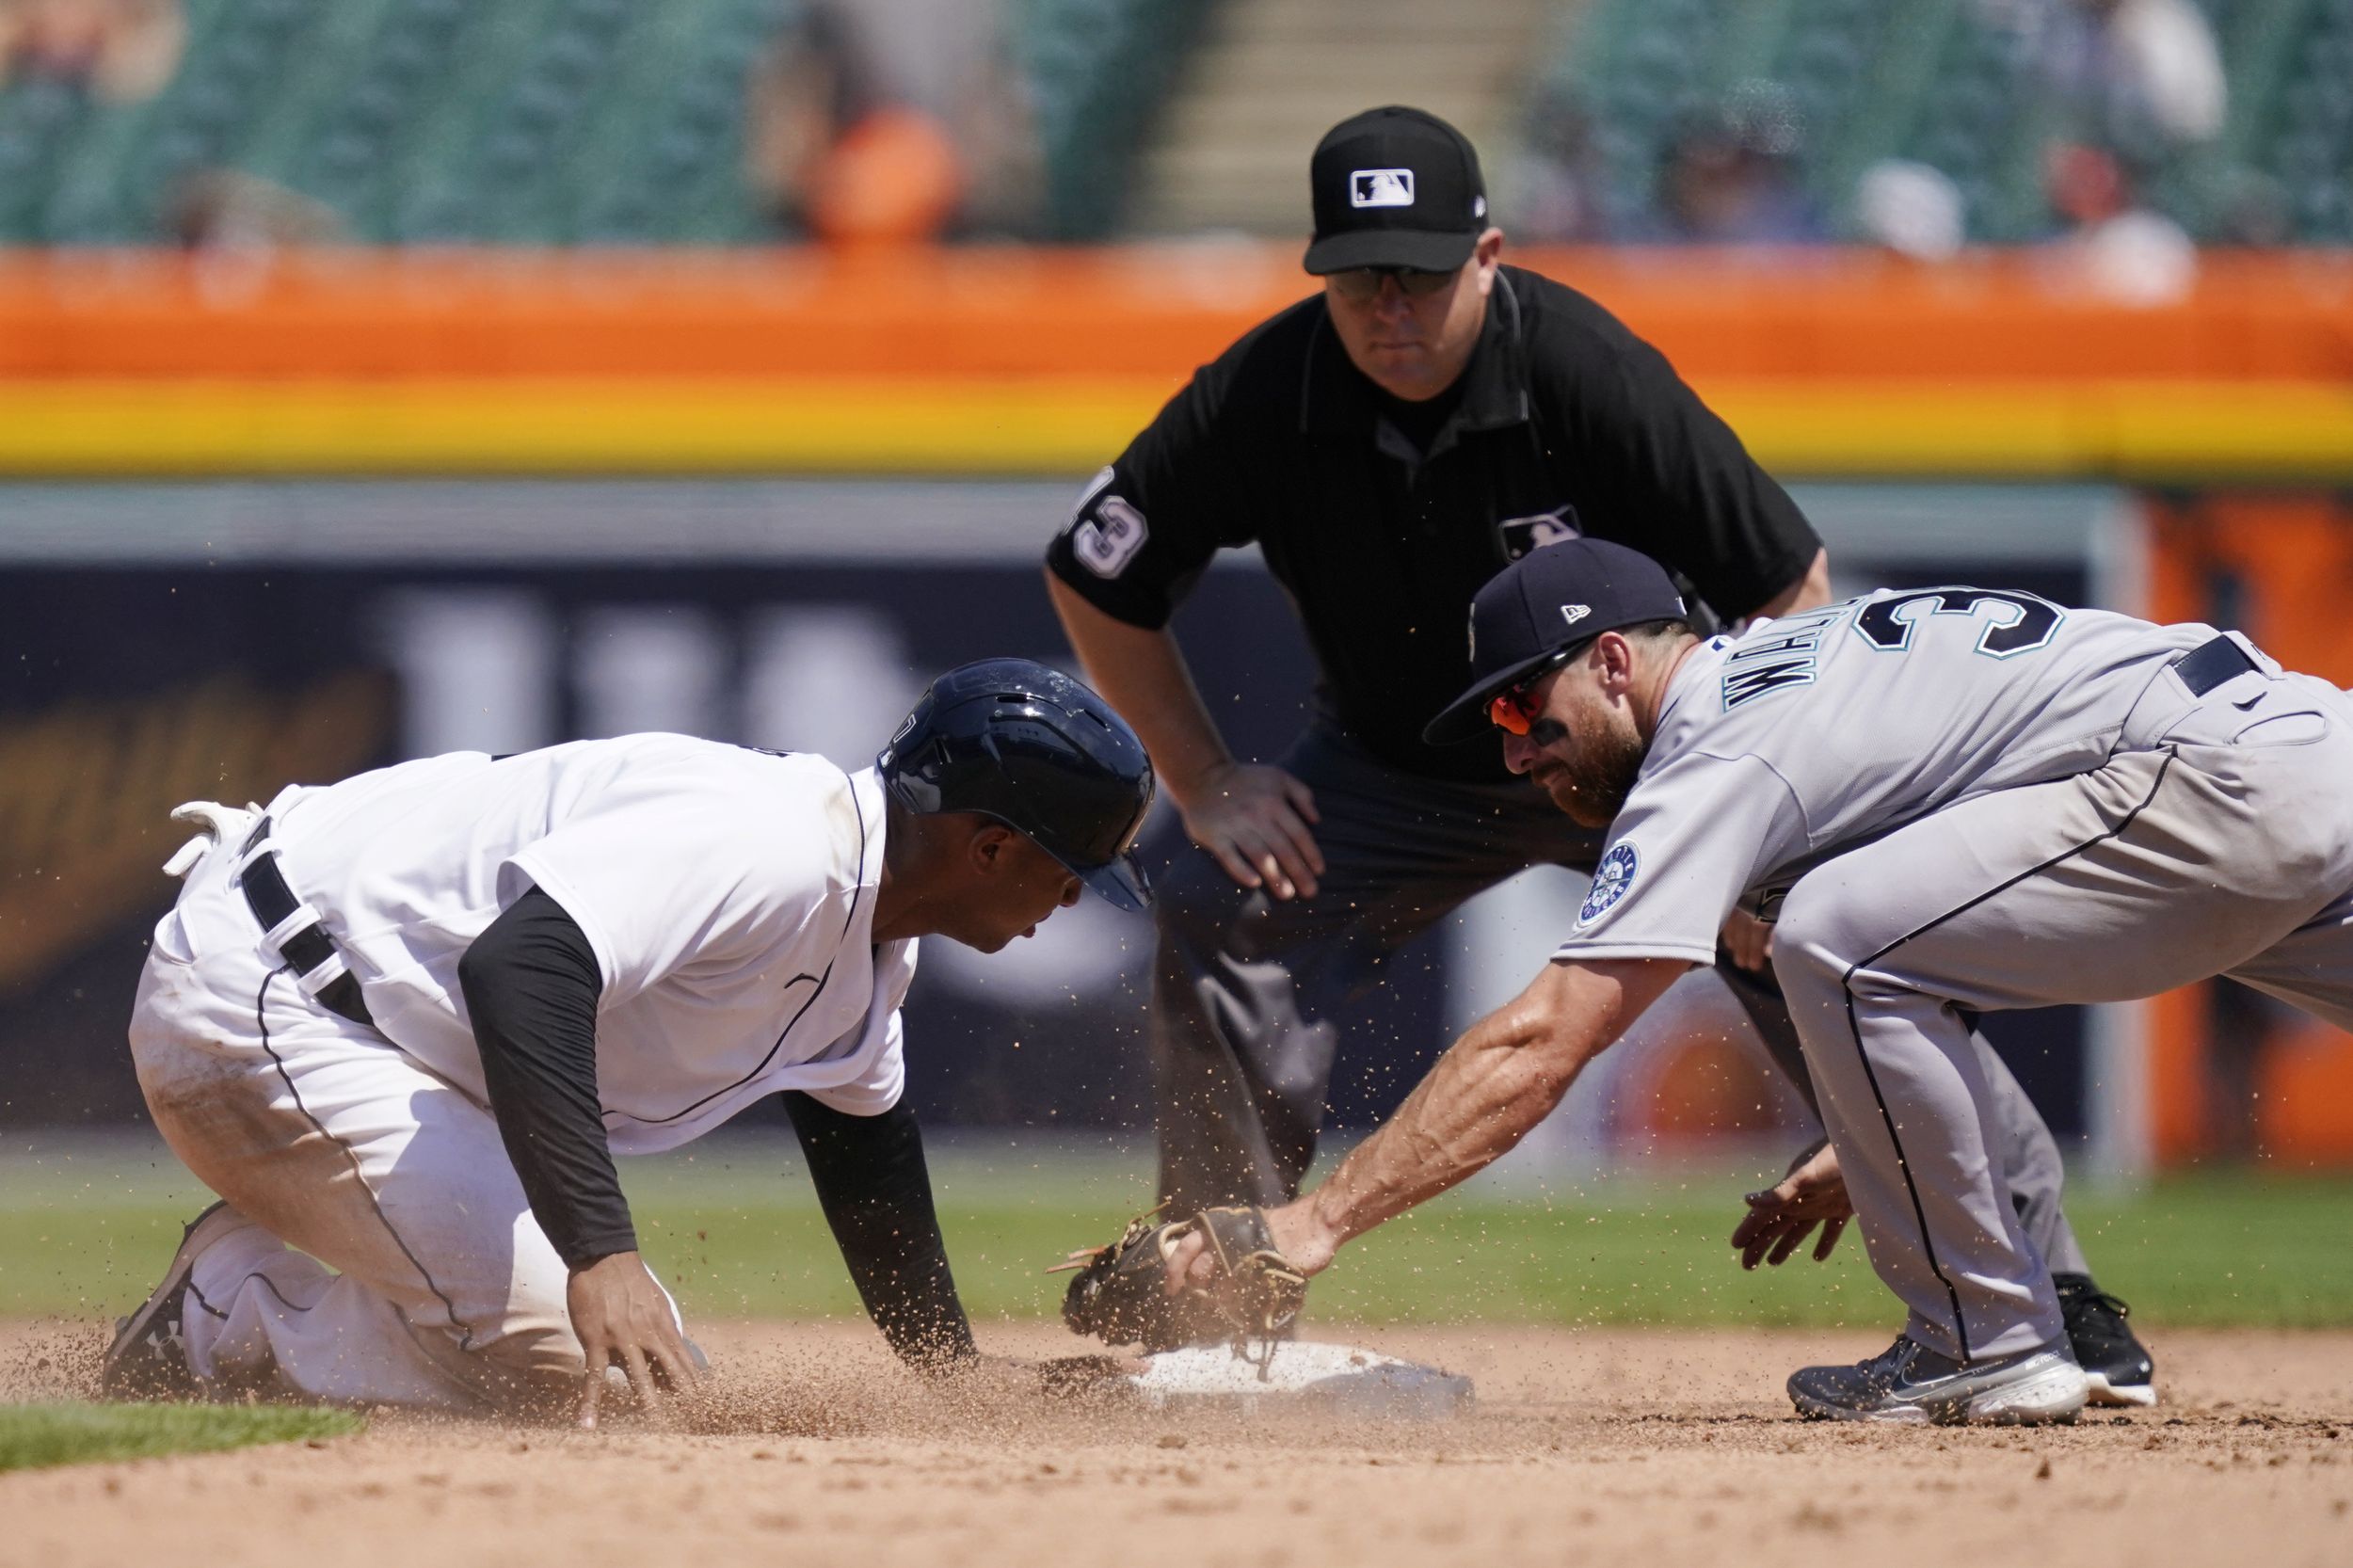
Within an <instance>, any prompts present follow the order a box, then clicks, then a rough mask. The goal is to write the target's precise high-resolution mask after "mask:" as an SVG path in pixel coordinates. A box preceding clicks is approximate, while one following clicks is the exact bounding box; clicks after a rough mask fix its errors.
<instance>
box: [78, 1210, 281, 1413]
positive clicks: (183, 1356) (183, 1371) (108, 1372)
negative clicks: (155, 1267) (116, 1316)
mask: <svg viewBox="0 0 2353 1568" xmlns="http://www.w3.org/2000/svg"><path fill="white" fill-rule="evenodd" d="M245 1223H246V1220H245V1217H244V1216H243V1215H241V1214H239V1213H238V1212H237V1211H236V1210H235V1209H233V1208H230V1207H229V1206H228V1205H227V1204H226V1203H216V1204H214V1205H213V1206H212V1207H211V1208H207V1209H206V1210H204V1212H203V1213H201V1214H199V1215H198V1216H197V1217H196V1218H195V1219H194V1220H192V1221H190V1222H189V1224H188V1228H187V1229H186V1230H184V1231H183V1232H182V1233H181V1236H180V1247H179V1250H178V1251H176V1252H174V1253H173V1254H172V1255H171V1263H170V1265H169V1267H168V1268H166V1269H165V1270H164V1277H163V1283H161V1284H160V1285H158V1286H156V1287H155V1288H154V1290H153V1292H152V1294H150V1295H149V1296H148V1298H147V1300H146V1301H145V1302H143V1303H141V1304H140V1305H139V1309H138V1310H137V1311H136V1312H134V1313H132V1314H131V1315H130V1316H129V1317H128V1318H125V1319H122V1320H120V1322H118V1323H116V1324H115V1337H114V1342H113V1343H112V1344H110V1345H108V1346H107V1347H106V1354H105V1358H104V1360H102V1361H101V1362H100V1363H99V1368H98V1386H99V1390H100V1391H101V1392H102V1393H104V1395H105V1396H106V1398H108V1399H110V1400H193V1399H198V1398H200V1397H202V1394H203V1388H202V1386H201V1385H200V1384H199V1383H198V1382H197V1378H196V1373H195V1372H194V1371H193V1370H191V1369H190V1368H189V1367H188V1342H187V1336H186V1334H185V1332H184V1324H185V1321H186V1318H187V1307H188V1297H189V1294H190V1291H189V1287H188V1278H189V1275H190V1274H191V1273H192V1272H194V1271H195V1268H196V1258H197V1255H198V1254H199V1253H201V1252H202V1251H203V1250H204V1249H205V1248H207V1247H209V1246H211V1245H212V1244H213V1242H214V1240H216V1238H218V1237H219V1236H221V1235H222V1234H224V1233H225V1232H228V1231H232V1230H234V1229H236V1228H237V1227H238V1226H239V1225H242V1224H245Z"/></svg>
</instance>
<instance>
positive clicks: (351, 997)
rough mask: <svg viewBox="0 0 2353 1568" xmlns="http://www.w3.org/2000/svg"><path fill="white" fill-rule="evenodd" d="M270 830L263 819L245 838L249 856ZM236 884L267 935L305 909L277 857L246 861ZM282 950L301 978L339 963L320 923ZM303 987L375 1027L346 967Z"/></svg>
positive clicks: (284, 941) (283, 942)
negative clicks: (320, 982) (315, 984)
mask: <svg viewBox="0 0 2353 1568" xmlns="http://www.w3.org/2000/svg"><path fill="white" fill-rule="evenodd" d="M269 828H270V822H269V819H268V818H267V817H264V818H263V819H262V821H261V825H259V826H258V827H256V828H254V830H253V836H252V837H251V838H249V839H248V840H246V843H245V847H246V850H247V852H248V853H250V852H251V851H252V850H253V849H254V847H255V846H257V845H259V844H262V843H264V842H266V841H267V840H268V839H269ZM238 885H239V887H241V888H243V889H244V891H245V903H246V907H247V908H248V909H250V910H252V911H253V918H254V919H255V920H259V921H261V922H262V929H263V930H264V931H275V930H277V929H278V927H279V926H280V924H281V923H283V922H284V921H285V920H286V918H287V917H288V916H290V915H292V914H293V913H294V912H295V911H296V909H299V908H300V907H301V906H302V901H301V900H300V899H298V898H296V897H295V894H294V889H293V888H289V887H288V886H286V873H285V872H281V871H280V870H279V869H278V856H276V855H255V856H253V857H252V858H251V859H250V860H248V861H247V862H246V867H245V872H244V873H243V875H241V876H240V877H239V878H238ZM278 952H279V954H280V956H281V957H283V958H284V959H285V960H286V964H287V966H288V967H289V968H292V969H293V970H294V972H295V973H296V975H297V976H302V977H306V978H307V977H308V976H310V975H311V974H312V973H314V972H316V971H317V970H318V969H319V968H321V967H322V966H324V965H327V964H329V963H332V962H333V961H334V959H335V944H334V942H333V941H332V940H331V939H329V938H328V935H327V930H326V928H325V927H324V926H322V925H320V924H319V923H318V922H317V921H316V920H313V921H312V923H310V924H309V925H306V926H303V927H301V928H300V929H298V930H296V931H294V932H291V933H289V934H288V935H286V936H282V937H280V939H279V943H278ZM303 989H304V990H306V991H309V992H310V993H311V995H312V996H314V997H316V998H317V999H318V1000H320V1001H322V1002H324V1003H325V1004H326V1005H327V1006H328V1007H330V1008H332V1009H334V1010H335V1011H336V1012H338V1013H340V1014H342V1015H343V1016H344V1017H346V1018H349V1019H350V1020H351V1021H352V1022H353V1023H356V1024H367V1025H369V1026H371V1027H373V1026H374V1025H375V1023H376V1019H375V1018H374V1017H372V1016H370V1015H369V1013H368V1004H367V1001H366V999H364V998H362V997H361V996H360V982H359V981H357V980H355V979H354V978H352V975H351V972H350V971H349V970H348V969H346V970H345V971H344V973H342V974H339V975H337V976H336V977H335V978H334V979H332V980H330V981H328V983H327V984H324V985H321V986H319V987H317V988H316V989H312V987H310V986H307V985H306V986H304V987H303Z"/></svg>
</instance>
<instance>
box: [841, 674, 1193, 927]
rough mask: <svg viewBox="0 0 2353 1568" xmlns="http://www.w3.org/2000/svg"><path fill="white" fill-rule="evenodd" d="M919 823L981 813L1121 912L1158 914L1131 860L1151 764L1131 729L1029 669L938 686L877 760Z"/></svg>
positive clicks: (1101, 704)
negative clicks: (937, 816)
mask: <svg viewBox="0 0 2353 1568" xmlns="http://www.w3.org/2000/svg"><path fill="white" fill-rule="evenodd" d="M874 766H875V768H876V769H877V770H879V771H880V773H881V775H882V780H883V785H884V787H885V788H886V789H888V791H889V792H890V796H891V798H892V799H893V800H896V801H897V802H898V803H899V804H900V805H902V806H904V807H905V808H907V809H908V810H910V811H913V812H916V813H918V814H919V815H929V814H930V813H932V812H935V811H973V812H978V813H979V814H980V815H982V816H984V817H987V818H990V819H991V820H993V821H996V822H1000V823H1002V824H1004V825H1005V826H1007V827H1010V828H1012V829H1014V830H1015V831H1016V832H1018V833H1023V834H1026V835H1028V836H1029V838H1030V839H1031V840H1032V841H1033V842H1035V843H1036V845H1037V846H1038V848H1040V849H1042V850H1044V851H1045V852H1046V853H1047V854H1048V855H1050V856H1053V857H1054V858H1055V859H1056V860H1059V861H1061V862H1062V864H1063V865H1064V867H1066V868H1067V869H1068V870H1069V871H1071V872H1073V873H1075V874H1076V875H1077V876H1078V878H1079V880H1080V881H1081V882H1084V883H1085V884H1086V885H1087V886H1088V887H1090V888H1094V889H1095V890H1096V892H1098V893H1100V894H1102V895H1103V896H1104V897H1105V898H1107V899H1109V900H1111V902H1112V903H1113V904H1117V905H1118V906H1119V907H1120V908H1122V909H1128V910H1141V909H1147V908H1149V907H1151V904H1152V889H1151V885H1150V884H1149V883H1148V882H1147V881H1146V880H1145V877H1144V868H1143V867H1141V866H1139V865H1137V864H1136V862H1135V857H1134V856H1133V855H1132V854H1131V853H1130V850H1131V846H1132V845H1133V844H1134V843H1135V838H1136V834H1137V832H1138V830H1140V829H1141V828H1142V827H1143V826H1144V818H1145V816H1147V815H1148V814H1149V813H1150V812H1151V809H1152V762H1151V760H1150V759H1149V758H1147V757H1146V756H1145V755H1144V743H1143V742H1142V741H1140V740H1138V739H1137V738H1136V732H1135V731H1134V730H1132V729H1130V728H1128V721H1127V720H1125V719H1123V718H1121V717H1120V716H1119V715H1118V714H1117V713H1115V712H1112V707H1111V704H1109V703H1107V702H1105V701H1104V700H1103V699H1102V698H1101V697H1099V696H1096V695H1095V693H1093V692H1092V691H1089V690H1088V689H1087V688H1086V687H1085V686H1083V685H1081V684H1080V683H1079V682H1078V681H1076V680H1071V679H1070V677H1068V676H1066V675H1064V674H1063V673H1062V671H1060V670H1057V669H1049V668H1048V667H1047V666H1046V665H1044V664H1034V663H1032V661H1030V660H1027V659H984V660H981V661H980V662H979V663H977V664H962V665H959V666H957V667H956V668H954V669H952V670H950V671H949V672H948V673H947V674H945V675H943V676H941V677H940V678H939V679H938V680H935V681H933V682H932V684H931V689H930V690H928V691H926V692H925V693H924V694H923V695H922V696H921V697H920V698H919V699H918V700H917V702H916V704H915V710H914V712H910V713H909V714H907V716H906V718H905V720H904V722H902V723H901V724H900V726H899V728H898V730H897V732H896V733H894V734H893V735H892V736H891V737H890V744H888V745H886V746H885V747H883V749H882V755H881V756H879V757H877V758H875V759H874Z"/></svg>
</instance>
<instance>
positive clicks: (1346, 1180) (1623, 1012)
mask: <svg viewBox="0 0 2353 1568" xmlns="http://www.w3.org/2000/svg"><path fill="white" fill-rule="evenodd" d="M1689 967H1690V966H1689V965H1688V964H1686V963H1683V962H1681V961H1679V960H1673V959H1622V960H1616V961H1611V962H1601V963H1562V962H1554V963H1551V964H1547V965H1546V966H1545V970H1544V972H1543V973H1542V974H1540V975H1538V976H1537V977H1536V979H1535V980H1534V981H1533V982H1532V983H1531V984H1529V987H1528V989H1526V990H1525V991H1522V992H1521V993H1520V994H1519V996H1518V997H1516V998H1515V999H1513V1000H1512V1001H1511V1002H1510V1003H1508V1004H1507V1005H1505V1006H1503V1007H1501V1008H1499V1009H1497V1011H1496V1012H1494V1013H1491V1014H1489V1015H1488V1016H1486V1017H1484V1018H1482V1019H1481V1020H1480V1021H1479V1022H1478V1023H1476V1024H1474V1025H1472V1026H1471V1028H1470V1029H1469V1031H1468V1032H1465V1034H1464V1035H1463V1037H1462V1038H1461V1039H1460V1040H1457V1041H1456V1042H1455V1043H1454V1045H1453V1046H1452V1047H1451V1048H1449V1050H1448V1051H1447V1053H1446V1054H1445V1055H1444V1056H1442V1057H1440V1058H1439V1059H1438V1063H1437V1065H1436V1066H1434V1067H1433V1068H1432V1069H1431V1071H1430V1075H1429V1076H1428V1077H1427V1078H1425V1079H1423V1080H1422V1081H1421V1084H1420V1086H1419V1087H1417V1088H1416V1089H1415V1091H1414V1092H1413V1094H1412V1095H1410V1096H1407V1097H1406V1100H1405V1103H1404V1104H1403V1105H1401V1106H1400V1107H1399V1108H1398V1111H1397V1114H1395V1115H1394V1116H1391V1117H1390V1118H1389V1120H1388V1121H1387V1122H1386V1123H1385V1124H1384V1125H1383V1126H1382V1128H1381V1129H1380V1130H1379V1131H1377V1132H1375V1133H1374V1134H1373V1135H1372V1136H1371V1137H1370V1138H1368V1139H1366V1140H1365V1141H1364V1143H1362V1144H1358V1145H1357V1147H1356V1149H1355V1151H1354V1152H1353V1153H1352V1154H1351V1155H1350V1156H1349V1157H1348V1158H1347V1159H1346V1160H1342V1161H1341V1162H1340V1166H1339V1168H1338V1169H1337V1170H1336V1171H1334V1172H1333V1173H1332V1176H1331V1178H1330V1179H1329V1180H1327V1181H1325V1182H1324V1183H1323V1185H1322V1186H1321V1187H1319V1188H1317V1189H1316V1190H1315V1191H1314V1192H1310V1193H1308V1194H1307V1195H1306V1196H1305V1197H1303V1198H1301V1199H1299V1200H1298V1201H1297V1202H1295V1203H1292V1204H1289V1205H1287V1206H1286V1207H1284V1208H1281V1209H1278V1210H1276V1211H1275V1212H1274V1213H1273V1214H1272V1215H1270V1216H1269V1224H1271V1225H1272V1226H1273V1232H1274V1236H1275V1240H1276V1243H1277V1245H1278V1246H1279V1247H1280V1249H1281V1250H1282V1251H1283V1253H1284V1255H1285V1256H1288V1257H1289V1258H1290V1259H1291V1261H1292V1262H1294V1263H1296V1264H1298V1265H1299V1266H1300V1267H1301V1268H1303V1269H1305V1270H1307V1271H1308V1272H1315V1271H1317V1270H1320V1269H1321V1268H1322V1267H1323V1266H1324V1265H1325V1264H1327V1263H1329V1262H1330V1261H1331V1258H1332V1255H1333V1253H1334V1252H1336V1251H1337V1249H1338V1248H1339V1247H1340V1246H1341V1245H1342V1244H1343V1243H1344V1242H1347V1241H1349V1240H1353V1239H1354V1238H1355V1237H1358V1236H1361V1235H1363V1234H1364V1233H1365V1232H1366V1231H1368V1230H1370V1229H1371V1228H1372V1227H1373V1226H1375V1225H1377V1224H1381V1223H1382V1222H1383V1221H1385V1220H1389V1219H1393V1218H1395V1217H1396V1216H1397V1215H1399V1214H1402V1213H1403V1212H1405V1210H1407V1209H1409V1208H1413V1207H1415V1206H1416V1205H1417V1204H1420V1203H1424V1202H1427V1201H1428V1200H1429V1199H1431V1198H1433V1197H1435V1196H1437V1195H1438V1194H1439V1193H1440V1192H1445V1191H1446V1190H1447V1189H1448V1188H1449V1187H1453V1186H1456V1185H1458V1184H1460V1183H1461V1182H1463V1181H1465V1180H1467V1179H1468V1178H1469V1177H1471V1176H1475V1175H1477V1174H1478V1173H1479V1172H1481V1171H1482V1170H1484V1169H1486V1168H1487V1167H1488V1166H1489V1165H1491V1164H1493V1163H1495V1161H1496V1160H1499V1159H1501V1158H1502V1157H1503V1156H1504V1155H1505V1154H1507V1153H1509V1152H1510V1151H1511V1150H1512V1149H1513V1147H1514V1146H1516V1145H1517V1144H1518V1143H1519V1141H1520V1140H1521V1139H1523V1138H1525V1137H1527V1136H1528V1134H1529V1130H1530V1129H1531V1128H1534V1127H1535V1126H1536V1124H1537V1123H1538V1122H1541V1121H1543V1120H1544V1119H1545V1116H1546V1115H1547V1114H1549V1113H1550V1112H1551V1111H1552V1108H1553V1107H1554V1106H1556V1105H1558V1104H1560V1103H1561V1096H1562V1095H1564V1094H1566V1093H1567V1092H1568V1088H1569V1085H1570V1084H1571V1083H1573V1082H1575V1081H1576V1080H1577V1074H1578V1073H1579V1072H1581V1071H1583V1070H1584V1067H1585V1064H1587V1063H1588V1062H1591V1061H1592V1060H1593V1058H1594V1057H1595V1056H1597V1055H1599V1054H1600V1053H1601V1052H1602V1051H1603V1050H1604V1049H1605V1048H1608V1047H1609V1044H1610V1043H1611V1042H1612V1041H1614V1040H1616V1039H1617V1037H1618V1036H1619V1035H1620V1034H1622V1033H1623V1032H1625V1028H1626V1026H1627V1025H1628V1024H1631V1023H1632V1022H1633V1021H1634V1020H1635V1019H1636V1018H1637V1017H1639V1016H1641V1014H1642V1011H1643V1009H1645V1008H1647V1007H1648V1006H1649V1005H1650V1004H1651V1003H1652V1002H1653V1001H1655V1000H1657V998H1658V995H1659V993H1660V992H1662V991H1664V990H1665V989H1666V988H1667V987H1668V986H1669V985H1670V984H1673V981H1674V979H1675V977H1676V976H1677V975H1679V974H1681V973H1682V972H1683V971H1684V970H1685V969H1687V968H1689Z"/></svg>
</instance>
